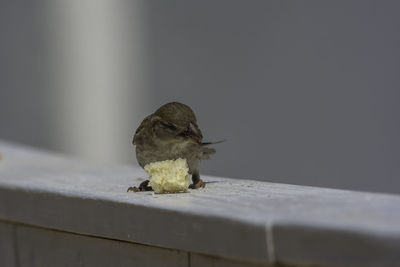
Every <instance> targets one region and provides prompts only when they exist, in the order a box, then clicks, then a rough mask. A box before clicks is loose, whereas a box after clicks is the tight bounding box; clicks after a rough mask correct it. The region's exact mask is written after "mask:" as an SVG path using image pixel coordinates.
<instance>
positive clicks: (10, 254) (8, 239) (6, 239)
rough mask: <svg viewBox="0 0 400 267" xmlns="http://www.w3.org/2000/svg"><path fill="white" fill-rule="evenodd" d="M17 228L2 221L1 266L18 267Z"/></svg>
mask: <svg viewBox="0 0 400 267" xmlns="http://www.w3.org/2000/svg"><path fill="white" fill-rule="evenodd" d="M15 249H16V243H15V228H14V225H12V224H10V223H5V222H1V221H0V266H2V267H13V266H17V254H16V251H15Z"/></svg>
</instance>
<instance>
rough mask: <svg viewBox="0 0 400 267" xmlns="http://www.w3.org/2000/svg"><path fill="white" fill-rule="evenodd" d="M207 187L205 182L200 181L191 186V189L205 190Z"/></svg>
mask: <svg viewBox="0 0 400 267" xmlns="http://www.w3.org/2000/svg"><path fill="white" fill-rule="evenodd" d="M205 186H206V183H205V182H203V180H201V179H199V180H197V181H196V183H193V184H191V185H189V188H190V189H199V188H204V187H205Z"/></svg>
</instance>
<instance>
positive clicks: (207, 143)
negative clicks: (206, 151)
mask: <svg viewBox="0 0 400 267" xmlns="http://www.w3.org/2000/svg"><path fill="white" fill-rule="evenodd" d="M222 142H225V140H219V141H216V142H204V143H201V145H202V146H208V145H215V144H219V143H222Z"/></svg>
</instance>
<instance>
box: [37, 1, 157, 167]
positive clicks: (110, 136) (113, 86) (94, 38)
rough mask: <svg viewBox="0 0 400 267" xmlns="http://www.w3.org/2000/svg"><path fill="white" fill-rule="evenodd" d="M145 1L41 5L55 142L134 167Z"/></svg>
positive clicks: (142, 107)
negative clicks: (132, 142) (46, 46)
mask: <svg viewBox="0 0 400 267" xmlns="http://www.w3.org/2000/svg"><path fill="white" fill-rule="evenodd" d="M142 7H143V2H142V1H128V2H123V1H112V0H84V1H80V0H71V1H46V11H44V27H45V28H46V29H47V34H46V36H47V37H46V38H48V40H46V42H47V43H48V45H49V54H48V59H47V61H48V68H49V74H50V75H49V87H51V90H49V92H50V94H51V95H52V96H51V97H49V99H51V101H52V102H53V103H52V108H51V109H52V112H54V114H53V116H52V120H53V121H52V123H53V124H54V126H55V127H54V128H55V129H54V133H53V136H52V138H53V142H55V143H57V146H58V147H60V150H62V151H65V152H68V153H72V154H75V155H78V156H83V157H85V158H90V159H94V160H100V161H122V162H124V161H125V162H133V161H134V155H133V149H132V147H131V136H132V134H133V130H134V127H135V126H136V124H137V123H138V121H139V120H140V118H142V117H144V115H145V113H146V105H147V103H148V102H149V101H150V100H149V96H148V90H146V89H147V88H146V87H147V81H146V79H147V78H146V77H147V75H148V74H147V67H146V66H147V63H146V51H145V48H146V44H145V40H146V38H145V37H146V36H145V28H144V25H143V12H142Z"/></svg>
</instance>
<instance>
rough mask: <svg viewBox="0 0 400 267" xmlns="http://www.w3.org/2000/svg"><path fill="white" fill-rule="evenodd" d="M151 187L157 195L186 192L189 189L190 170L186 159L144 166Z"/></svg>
mask: <svg viewBox="0 0 400 267" xmlns="http://www.w3.org/2000/svg"><path fill="white" fill-rule="evenodd" d="M144 169H145V171H146V172H147V173H148V174H149V176H150V177H149V181H150V183H149V185H150V186H151V187H152V188H153V190H154V192H156V193H157V194H161V193H178V192H186V191H187V190H188V188H189V184H190V179H189V168H188V165H187V162H186V159H181V158H179V159H176V160H164V161H157V162H153V163H150V164H147V165H146V166H144Z"/></svg>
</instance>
